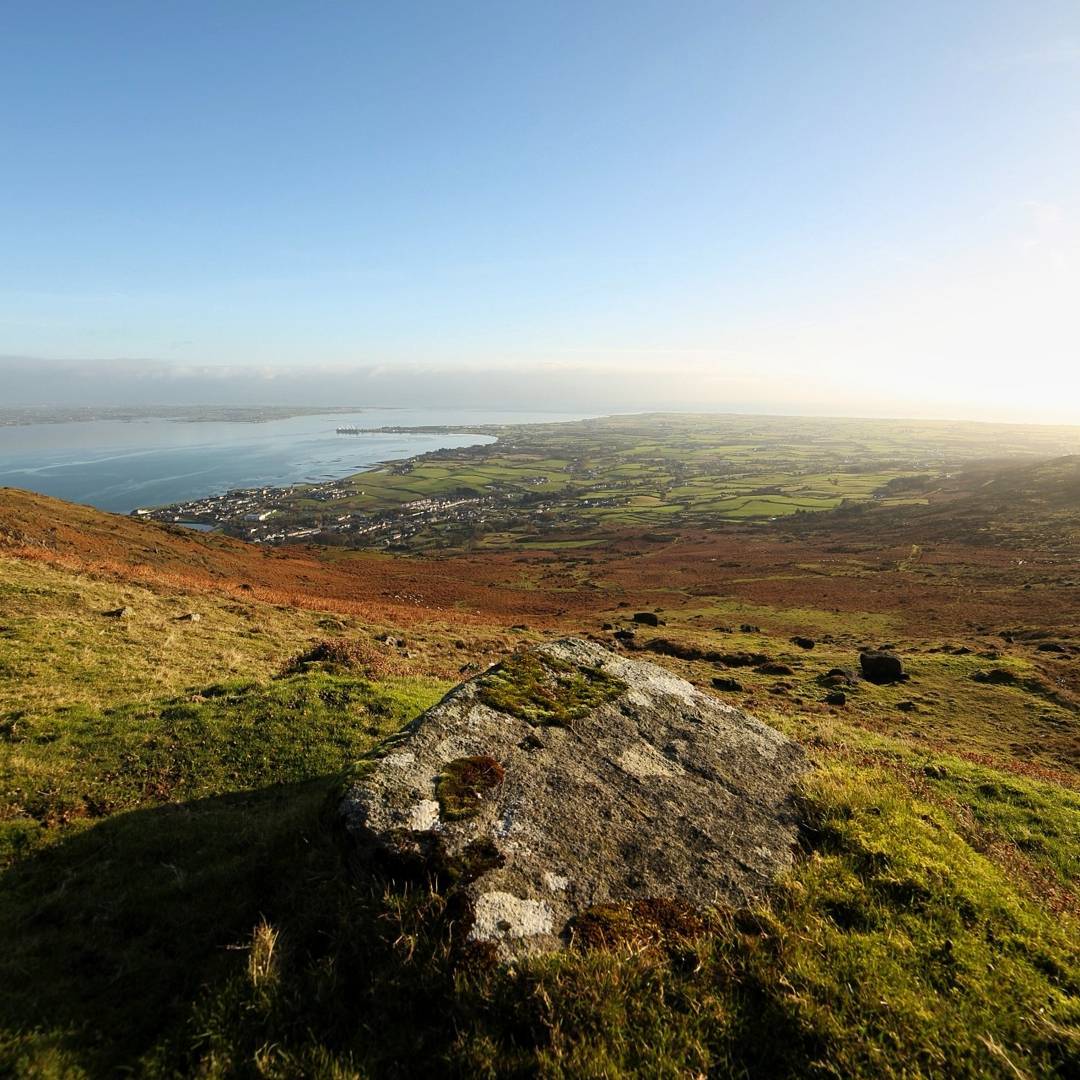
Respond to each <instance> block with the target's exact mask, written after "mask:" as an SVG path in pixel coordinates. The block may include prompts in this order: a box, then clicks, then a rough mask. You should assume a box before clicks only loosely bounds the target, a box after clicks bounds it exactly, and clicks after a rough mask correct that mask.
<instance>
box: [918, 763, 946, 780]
mask: <svg viewBox="0 0 1080 1080" xmlns="http://www.w3.org/2000/svg"><path fill="white" fill-rule="evenodd" d="M922 771H923V776H928V777H930V779H931V780H944V779H945V777H946V776H948V775H949V770H948V769H946V768H945V766H944V765H935V764H933V763H932V762H931V763H930V764H927V765H924V766H923V770H922Z"/></svg>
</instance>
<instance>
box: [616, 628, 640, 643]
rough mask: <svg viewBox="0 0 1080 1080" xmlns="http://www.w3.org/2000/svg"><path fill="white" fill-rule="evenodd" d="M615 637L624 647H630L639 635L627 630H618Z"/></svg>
mask: <svg viewBox="0 0 1080 1080" xmlns="http://www.w3.org/2000/svg"><path fill="white" fill-rule="evenodd" d="M614 636H615V640H616V641H621V642H623V644H624V645H629V644H630V643H631V642H632V641H633V640H634V639H635V638H636V637H637V634H636V633H635V632H634V631H633V630H630V629H626V630H616V631H615V635H614Z"/></svg>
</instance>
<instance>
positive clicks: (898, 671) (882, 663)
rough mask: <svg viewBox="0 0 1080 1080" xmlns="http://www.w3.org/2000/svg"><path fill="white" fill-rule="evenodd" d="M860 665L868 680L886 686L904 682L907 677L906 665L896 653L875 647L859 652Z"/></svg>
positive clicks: (864, 676)
mask: <svg viewBox="0 0 1080 1080" xmlns="http://www.w3.org/2000/svg"><path fill="white" fill-rule="evenodd" d="M859 667H860V668H862V675H863V678H864V679H866V681H867V682H872V683H876V684H877V685H878V686H884V685H886V684H888V683H894V682H902V681H904V680H905V679H906V678H907V675H906V674H905V673H904V665H903V663H902V662H901V660H900V657H899V656H897V655H896V654H895V653H891V652H884V651H882V650H879V649H875V650H873V651H870V652H864V653H860V654H859Z"/></svg>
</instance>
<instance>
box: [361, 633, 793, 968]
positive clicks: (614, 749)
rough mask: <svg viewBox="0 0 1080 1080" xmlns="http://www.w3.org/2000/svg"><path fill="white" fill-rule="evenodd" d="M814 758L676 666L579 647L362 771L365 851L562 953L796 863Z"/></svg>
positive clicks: (717, 897)
mask: <svg viewBox="0 0 1080 1080" xmlns="http://www.w3.org/2000/svg"><path fill="white" fill-rule="evenodd" d="M805 768H806V765H805V758H804V755H803V752H802V750H801V749H800V748H799V747H798V745H797V744H795V743H793V742H792V741H791V740H789V739H787V738H785V737H784V736H783V735H781V734H780V733H779V732H777V731H775V730H773V729H772V728H770V727H767V726H766V725H765V724H762V723H761V722H759V721H758V720H755V719H754V718H753V717H751V716H749V715H747V714H746V713H744V712H742V711H740V710H739V709H736V708H733V707H731V706H729V705H725V704H723V703H721V702H720V701H718V700H717V699H716V698H714V697H713V696H712V695H710V694H706V693H703V692H702V691H700V690H697V689H695V688H694V687H693V686H691V685H690V683H688V682H686V681H685V680H683V679H680V678H677V677H676V676H674V675H672V674H671V673H670V672H669V671H667V670H665V669H664V668H661V667H657V666H655V665H653V664H647V663H642V662H640V661H633V660H627V659H625V658H623V657H620V656H617V655H616V654H614V653H612V652H610V651H608V650H607V649H604V648H601V647H600V646H598V645H594V644H591V643H587V642H584V641H579V640H575V639H568V640H565V641H559V642H555V643H551V644H547V645H543V646H540V647H539V648H536V649H534V650H531V651H529V652H522V653H517V654H515V655H514V656H512V657H511V658H509V659H508V660H507V661H505V662H504V663H503V664H500V665H499V666H497V667H495V668H493V669H491V670H490V671H488V672H486V673H484V674H483V675H481V676H479V677H477V678H475V679H472V680H471V681H469V682H466V683H463V684H462V685H461V686H459V687H457V688H456V689H455V690H453V691H451V693H449V694H448V695H447V696H446V697H445V698H444V699H443V700H442V701H441V702H440V703H439V704H438V705H436V706H435V707H434V708H432V709H430V710H429V711H428V712H426V713H425V714H424V715H423V716H421V717H420V718H419V719H418V720H416V721H415V722H414V723H413V724H412V725H410V727H409V728H407V729H406V730H405V731H404V732H403V733H402V734H401V735H399V736H397V737H395V738H394V739H393V740H391V741H390V742H389V743H388V744H385V745H384V746H383V747H382V748H381V749H380V751H378V752H377V754H376V755H374V756H373V757H372V758H371V759H370V760H368V761H366V762H363V763H361V765H360V766H359V768H358V770H357V773H356V777H355V778H354V779H353V780H352V781H351V782H350V785H349V786H348V788H347V789H346V792H345V794H344V796H343V799H342V802H341V807H340V812H341V815H342V818H343V821H344V824H345V828H346V831H347V834H348V835H349V837H350V838H351V847H352V850H353V853H354V856H355V857H356V858H357V859H358V860H359V861H360V862H361V864H363V865H365V866H366V867H368V868H370V869H374V870H376V871H378V872H381V873H384V874H389V875H390V876H394V877H405V876H414V875H418V876H421V877H422V876H425V875H427V876H433V877H435V878H437V879H440V880H441V881H442V882H443V883H444V884H445V885H449V887H451V888H452V889H453V891H454V892H455V893H456V894H457V896H458V898H459V899H460V900H461V901H463V903H462V904H461V910H463V911H464V912H465V917H464V924H465V926H467V928H468V929H467V931H466V932H467V939H468V940H469V941H472V942H487V943H491V944H492V945H493V946H494V947H495V948H496V950H497V952H498V954H499V955H500V956H501V957H503V958H509V957H511V956H515V955H522V954H526V953H531V952H537V951H544V950H548V949H555V948H559V947H561V946H562V945H563V944H564V943H565V942H566V940H567V939H568V937H569V936H570V935H571V934H572V932H573V919H574V917H575V916H577V915H580V914H581V913H583V912H585V911H586V910H587V909H589V908H591V907H593V906H594V905H597V904H601V903H605V902H621V901H633V900H642V899H657V900H660V899H670V900H676V901H680V902H682V903H685V904H689V905H692V906H694V907H697V908H704V907H707V906H709V905H712V904H715V903H718V902H726V903H736V904H738V903H745V902H747V901H749V900H751V899H752V898H753V897H756V896H759V895H760V894H761V893H762V892H763V891H764V890H765V889H766V887H767V886H768V885H769V883H770V882H771V881H772V879H773V878H774V877H775V876H776V875H777V874H778V873H779V872H781V871H783V870H784V869H786V868H787V867H788V866H790V864H791V861H792V854H793V845H794V842H795V839H796V807H795V800H794V797H793V785H794V782H795V780H796V778H797V777H798V776H799V774H800V773H801V772H802V771H803V770H804V769H805Z"/></svg>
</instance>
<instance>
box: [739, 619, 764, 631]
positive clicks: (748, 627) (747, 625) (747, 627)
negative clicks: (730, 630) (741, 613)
mask: <svg viewBox="0 0 1080 1080" xmlns="http://www.w3.org/2000/svg"><path fill="white" fill-rule="evenodd" d="M739 629H740V630H741V631H742V632H743V633H744V634H760V633H761V627H760V626H752V625H751V624H750V623H745V622H744V623H743V624H742V626H740V627H739Z"/></svg>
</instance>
